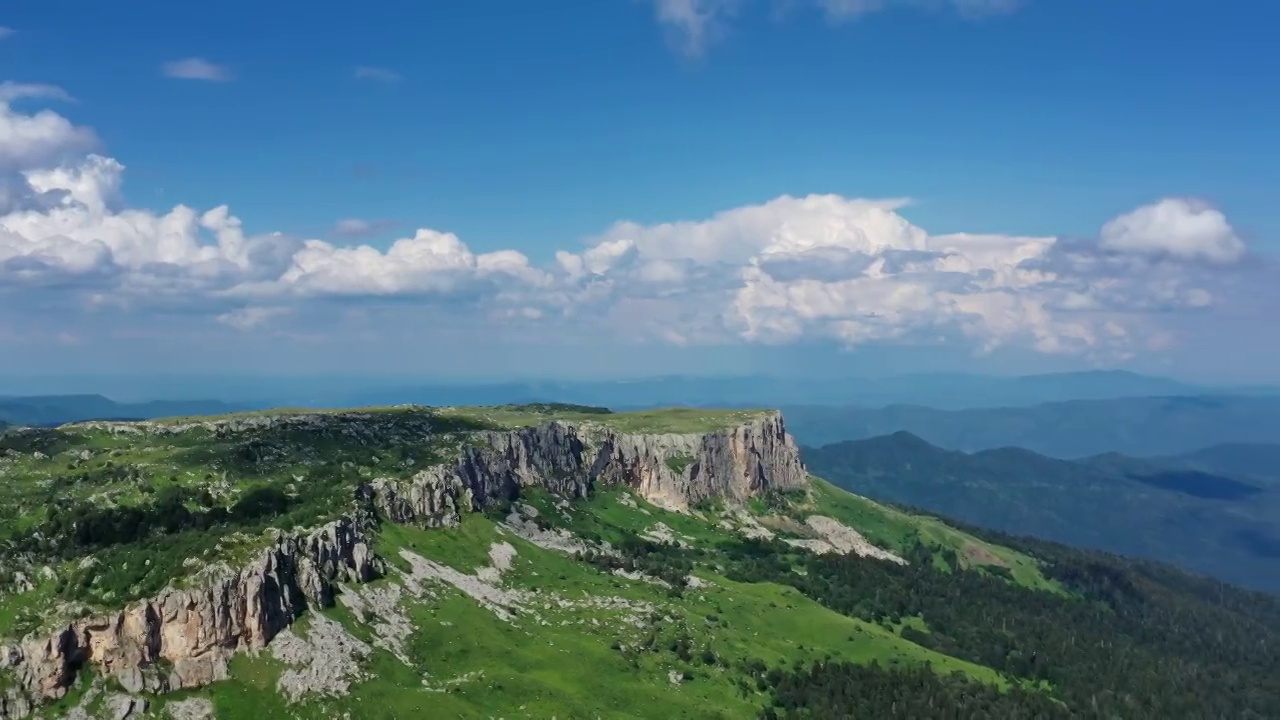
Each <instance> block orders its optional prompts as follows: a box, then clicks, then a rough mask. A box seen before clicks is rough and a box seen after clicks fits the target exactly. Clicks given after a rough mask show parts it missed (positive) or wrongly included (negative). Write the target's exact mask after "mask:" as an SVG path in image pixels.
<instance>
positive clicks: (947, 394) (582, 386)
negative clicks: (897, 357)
mask: <svg viewBox="0 0 1280 720" xmlns="http://www.w3.org/2000/svg"><path fill="white" fill-rule="evenodd" d="M1209 392H1212V389H1210V388H1207V387H1203V386H1197V385H1191V384H1187V383H1182V382H1179V381H1176V380H1170V379H1167V378H1157V377H1149V376H1145V375H1138V374H1136V373H1130V372H1123V371H1094V372H1080V373H1056V374H1046V375H1026V376H1016V377H998V376H987V375H968V374H962V373H948V374H916V375H901V376H891V377H881V378H810V377H794V378H779V377H766V376H751V377H724V378H714V377H713V378H707V377H682V376H671V377H657V378H644V379H638V380H632V381H606V382H512V383H500V384H452V385H418V386H414V385H405V386H400V387H386V388H382V389H378V390H366V391H357V392H355V393H353V394H351V395H348V396H345V397H342V398H338V401H339V402H345V403H355V404H370V403H372V404H392V403H400V402H406V401H410V402H421V403H426V404H434V405H453V404H485V403H494V402H504V401H506V402H513V401H518V402H546V401H557V402H570V403H580V404H589V405H605V406H609V407H645V406H655V405H657V406H664V405H673V404H679V405H692V406H753V407H755V406H761V405H763V406H773V405H794V404H802V403H814V404H823V405H826V404H832V403H835V404H841V403H849V404H857V405H861V406H866V407H878V406H883V405H890V404H922V405H928V406H931V407H940V408H969V407H996V406H1002V405H1028V404H1035V403H1041V402H1048V401H1055V400H1073V399H1104V398H1114V397H1137V396H1152V395H1200V394H1205V393H1209Z"/></svg>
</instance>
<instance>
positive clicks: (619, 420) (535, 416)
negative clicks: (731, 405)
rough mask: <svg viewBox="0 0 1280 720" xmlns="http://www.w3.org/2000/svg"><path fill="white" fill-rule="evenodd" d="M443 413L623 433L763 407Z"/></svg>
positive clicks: (697, 426) (729, 419)
mask: <svg viewBox="0 0 1280 720" xmlns="http://www.w3.org/2000/svg"><path fill="white" fill-rule="evenodd" d="M439 412H440V414H441V415H444V416H450V415H453V416H457V417H465V418H471V419H474V420H478V421H481V422H486V423H493V424H496V425H499V426H501V427H504V428H519V427H529V426H532V425H539V424H541V423H544V422H548V421H551V420H561V421H565V422H573V423H590V424H595V425H602V426H604V427H607V428H610V429H613V430H617V431H618V432H624V433H675V434H693V433H706V432H713V431H715V430H721V429H724V428H727V427H733V426H735V425H741V424H743V423H746V422H751V421H753V420H756V419H759V418H760V417H762V416H763V415H765V414H766V413H767V412H768V411H764V410H710V409H704V408H661V409H657V410H640V411H635V412H620V413H608V414H602V413H598V412H583V411H576V412H575V411H572V410H560V409H555V408H553V409H550V410H548V409H545V408H544V406H527V405H514V406H497V407H453V408H441V409H440V410H439Z"/></svg>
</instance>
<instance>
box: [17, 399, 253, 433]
mask: <svg viewBox="0 0 1280 720" xmlns="http://www.w3.org/2000/svg"><path fill="white" fill-rule="evenodd" d="M243 408H244V406H236V405H232V404H229V403H224V402H222V401H220V400H157V401H152V402H145V403H118V402H115V401H114V400H110V399H108V398H105V397H103V396H101V395H49V396H31V397H0V428H2V427H4V426H5V425H6V424H8V425H60V424H62V423H68V422H79V421H82V420H108V419H110V420H145V419H149V418H156V417H168V416H173V415H212V414H218V413H227V412H233V411H235V410H238V409H243Z"/></svg>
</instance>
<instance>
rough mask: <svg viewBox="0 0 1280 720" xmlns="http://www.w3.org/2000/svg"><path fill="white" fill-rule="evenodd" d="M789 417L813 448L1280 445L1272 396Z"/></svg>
mask: <svg viewBox="0 0 1280 720" xmlns="http://www.w3.org/2000/svg"><path fill="white" fill-rule="evenodd" d="M783 412H784V413H785V414H786V416H787V419H788V421H789V422H790V423H791V426H792V428H793V431H794V432H795V434H796V437H797V438H799V439H800V441H801V442H802V443H804V444H805V445H810V446H821V445H827V444H830V443H835V442H840V441H844V440H862V439H867V438H873V437H877V436H881V435H888V434H891V433H894V432H897V431H900V430H904V431H907V432H910V433H912V434H913V435H917V436H919V437H921V438H923V439H925V440H927V441H928V442H930V443H931V444H933V445H937V446H939V447H943V448H947V449H949V450H963V451H966V452H976V451H979V450H990V449H994V448H1001V447H1022V448H1027V449H1028V450H1033V451H1035V452H1038V453H1042V454H1045V455H1051V456H1053V457H1060V458H1080V457H1087V456H1090V455H1100V454H1103V453H1108V452H1119V453H1123V454H1126V455H1135V456H1140V457H1151V456H1163V455H1179V454H1182V453H1187V452H1191V451H1194V450H1198V449H1200V448H1204V447H1208V446H1211V445H1222V444H1239V443H1244V444H1262V445H1271V444H1277V443H1280V397H1273V396H1256V397H1250V396H1225V395H1222V396H1196V397H1140V398H1117V399H1109V400H1072V401H1067V402H1056V403H1043V404H1040V405H1032V406H1027V407H1003V408H973V409H967V410H939V409H936V408H929V407H921V406H911V405H892V406H889V407H884V408H867V407H822V406H801V407H785V408H783Z"/></svg>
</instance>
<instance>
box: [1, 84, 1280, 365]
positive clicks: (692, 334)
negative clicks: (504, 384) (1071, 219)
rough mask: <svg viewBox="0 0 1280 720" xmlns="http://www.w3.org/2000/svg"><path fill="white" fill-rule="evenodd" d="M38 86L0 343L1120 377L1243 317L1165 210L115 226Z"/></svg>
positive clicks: (854, 209) (879, 202)
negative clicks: (364, 335)
mask: <svg viewBox="0 0 1280 720" xmlns="http://www.w3.org/2000/svg"><path fill="white" fill-rule="evenodd" d="M37 87H42V86H2V87H0V98H5V100H4V101H2V102H0V131H3V132H0V295H2V296H3V297H2V298H0V325H6V324H12V322H14V321H15V320H21V319H22V316H21V313H23V312H25V310H26V309H29V308H32V307H39V308H42V309H43V310H45V311H50V312H52V311H53V310H56V311H57V312H60V313H63V314H62V315H61V317H62V318H63V319H64V320H67V321H68V322H70V320H72V319H76V318H80V317H82V316H87V315H88V314H91V313H94V312H98V311H101V310H103V309H110V310H111V311H112V312H113V314H114V317H116V318H118V320H117V321H119V322H127V319H128V318H130V317H137V318H139V319H140V320H139V322H141V323H143V324H145V322H146V318H148V317H150V316H149V315H148V313H160V312H163V313H169V314H173V313H180V314H182V315H183V317H185V318H189V320H188V321H187V322H188V323H190V322H196V323H198V322H202V321H203V322H208V323H216V324H220V325H223V326H226V327H229V328H234V329H236V330H238V331H242V332H249V333H253V332H264V331H270V332H275V331H277V329H278V328H280V327H287V326H289V324H290V323H295V322H301V320H300V318H305V317H308V316H309V317H311V318H312V320H311V322H312V324H313V327H315V326H316V325H315V322H316V321H315V320H314V318H315V317H316V316H317V315H316V314H317V313H320V315H321V316H323V315H324V313H331V314H332V313H334V312H338V313H340V314H341V313H346V314H345V315H343V317H348V316H349V318H357V319H358V318H367V317H376V315H377V313H378V312H379V310H378V309H379V308H383V307H388V306H390V305H394V306H395V307H397V308H399V309H400V310H401V311H403V310H404V309H405V308H411V309H412V310H413V311H414V312H418V313H422V314H423V316H424V317H426V316H428V315H429V316H430V317H432V318H442V319H444V320H445V321H447V322H449V323H452V324H454V325H456V326H458V327H463V328H470V331H471V332H475V333H485V334H490V335H495V334H496V333H503V332H516V333H519V334H521V335H522V336H528V335H537V336H539V337H542V338H546V337H565V338H571V337H574V336H575V335H574V334H576V337H578V338H605V337H614V338H621V339H624V340H627V341H631V342H654V343H668V344H676V345H693V344H723V343H743V342H746V343H764V344H778V343H790V342H796V341H807V340H813V339H822V340H828V341H834V342H837V343H840V344H843V345H846V346H851V347H853V346H859V345H866V344H884V343H911V344H914V343H936V342H938V341H939V340H942V341H948V342H957V343H963V344H965V345H967V346H970V347H972V348H974V349H976V350H978V351H989V350H993V349H995V348H1000V347H1018V348H1030V349H1033V350H1035V351H1038V352H1042V353H1053V354H1062V353H1069V354H1080V355H1087V356H1095V357H1099V358H1104V357H1106V358H1115V357H1125V356H1127V355H1129V354H1132V353H1135V352H1142V351H1147V350H1152V349H1159V348H1163V347H1167V346H1168V344H1169V338H1170V334H1169V332H1168V331H1167V329H1166V328H1165V326H1164V320H1165V319H1167V318H1168V317H1170V316H1171V315H1172V314H1177V313H1199V312H1209V311H1212V309H1213V308H1215V307H1216V306H1217V305H1218V304H1219V303H1220V301H1221V300H1220V299H1221V298H1223V297H1224V293H1227V294H1226V295H1225V296H1226V297H1230V298H1232V301H1233V302H1239V301H1240V300H1239V298H1240V297H1242V296H1241V295H1240V294H1239V293H1237V294H1235V295H1231V294H1230V291H1231V281H1232V280H1233V279H1236V278H1237V277H1238V276H1239V273H1240V272H1241V271H1242V270H1243V269H1244V268H1242V267H1240V266H1243V265H1246V264H1244V263H1240V260H1241V259H1242V257H1243V256H1244V253H1245V246H1244V243H1243V241H1242V240H1241V239H1240V238H1239V237H1238V236H1237V234H1236V233H1235V232H1234V231H1233V230H1232V229H1231V226H1230V224H1229V223H1228V222H1227V220H1226V218H1225V217H1224V216H1223V214H1222V213H1221V212H1220V211H1219V210H1216V209H1214V208H1212V207H1209V206H1208V205H1205V204H1204V203H1201V202H1197V201H1191V200H1186V199H1178V198H1171V199H1163V200H1156V201H1154V202H1152V203H1150V204H1148V205H1145V206H1143V207H1140V208H1137V209H1135V210H1133V211H1132V212H1129V213H1126V214H1124V215H1121V216H1119V217H1117V218H1115V219H1113V220H1111V221H1109V222H1106V223H1104V224H1102V225H1101V228H1100V230H1099V232H1098V233H1097V237H1096V238H1092V239H1089V238H1084V239H1063V238H1057V237H1024V236H1011V235H999V234H976V233H951V234H931V233H929V232H928V231H927V230H926V229H924V228H921V227H919V226H917V225H915V224H913V223H912V222H910V221H909V220H907V218H906V217H905V216H904V214H903V213H904V212H906V211H907V208H908V207H909V202H908V201H907V200H905V199H902V198H890V199H859V198H845V197H841V196H838V195H809V196H805V197H792V196H782V197H778V198H775V199H773V200H770V201H768V202H764V203H760V204H755V205H748V206H744V207H739V208H734V209H729V210H726V211H723V212H720V213H717V214H715V215H713V216H711V217H708V218H705V219H702V220H684V221H677V222H669V223H659V224H653V225H642V224H638V223H634V222H618V223H616V224H614V225H613V226H611V227H609V228H606V229H605V230H604V231H603V232H602V233H600V235H599V236H597V237H594V238H592V239H591V240H590V241H589V242H587V243H586V244H585V245H583V246H580V247H578V248H576V249H572V250H570V249H565V250H561V251H560V252H558V253H557V254H556V255H555V259H554V261H553V262H552V263H550V264H548V265H545V266H543V265H538V264H535V263H533V262H532V261H531V260H530V259H529V258H528V257H527V256H526V255H524V254H523V253H521V252H519V251H517V250H514V249H506V250H497V251H493V252H476V251H474V250H472V249H471V248H470V247H468V245H467V244H466V243H465V242H464V241H463V239H462V238H460V237H458V236H457V235H455V234H453V233H449V232H443V231H440V230H434V229H429V228H422V229H418V230H416V231H414V232H412V233H409V234H407V235H406V236H405V237H401V238H400V239H397V240H395V241H394V242H392V243H391V244H389V245H387V246H376V245H373V244H369V243H360V242H358V241H357V240H356V238H357V237H359V236H362V235H364V234H366V233H368V232H369V231H371V229H372V228H374V227H375V226H376V225H377V221H369V220H358V219H348V220H344V221H341V222H339V223H338V225H337V226H336V227H335V228H334V231H333V232H332V233H331V237H332V240H330V241H326V240H321V239H315V238H311V239H308V238H298V237H293V236H290V235H287V234H284V233H253V232H249V231H248V230H246V228H245V225H244V223H242V222H241V220H240V219H239V218H238V217H236V216H235V215H233V214H232V212H231V210H230V209H229V208H227V207H225V206H219V207H214V208H211V209H207V210H201V209H196V208H192V207H188V206H186V205H178V206H176V207H173V208H172V209H169V210H168V211H165V212H152V211H147V210H141V209H136V208H130V207H128V206H126V205H125V203H124V202H123V200H122V193H121V189H122V183H123V179H124V173H125V167H124V165H123V164H122V163H120V162H119V161H117V160H115V159H113V158H110V157H107V156H106V155H103V154H99V153H95V152H94V150H96V146H95V143H96V140H95V138H94V135H93V133H92V132H91V131H90V130H88V129H87V128H83V127H79V126H76V125H74V124H73V123H71V122H70V121H69V120H67V119H66V118H64V117H62V116H61V115H58V114H56V113H53V112H51V111H49V110H38V111H34V112H24V111H21V110H19V109H15V107H14V106H12V105H10V104H9V103H10V102H14V101H17V100H20V99H33V98H56V97H58V93H57V92H54V91H52V90H48V89H44V90H36V89H33V88H37ZM3 88H7V89H3ZM1247 265H1248V269H1250V270H1251V271H1253V272H1254V273H1255V274H1256V273H1258V272H1262V271H1261V270H1259V268H1261V267H1264V266H1266V264H1265V263H1249V264H1247ZM1268 277H1269V278H1270V277H1273V273H1272V274H1271V275H1268ZM51 309H52V310H51ZM357 309H358V310H359V312H355V313H354V314H351V313H352V312H354V311H355V310H357ZM6 315H8V317H6ZM400 317H403V315H401V316H400ZM357 319H351V320H350V322H357ZM322 325H323V323H321V326H322Z"/></svg>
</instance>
